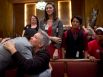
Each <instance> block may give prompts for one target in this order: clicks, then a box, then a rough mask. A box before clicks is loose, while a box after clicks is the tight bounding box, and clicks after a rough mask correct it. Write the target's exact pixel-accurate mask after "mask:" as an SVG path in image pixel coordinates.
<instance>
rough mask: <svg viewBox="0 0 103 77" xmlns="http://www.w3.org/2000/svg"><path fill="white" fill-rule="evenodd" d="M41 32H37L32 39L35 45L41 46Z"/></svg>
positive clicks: (31, 41)
mask: <svg viewBox="0 0 103 77" xmlns="http://www.w3.org/2000/svg"><path fill="white" fill-rule="evenodd" d="M40 37H41V34H40V33H36V34H35V35H34V36H33V37H31V39H30V43H31V44H32V45H33V47H40V44H41V41H40Z"/></svg>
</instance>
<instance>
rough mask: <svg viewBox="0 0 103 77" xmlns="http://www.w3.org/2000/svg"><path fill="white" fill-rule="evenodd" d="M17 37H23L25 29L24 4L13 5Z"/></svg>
mask: <svg viewBox="0 0 103 77" xmlns="http://www.w3.org/2000/svg"><path fill="white" fill-rule="evenodd" d="M13 12H14V32H15V36H21V35H22V31H23V28H24V4H22V3H20V4H19V3H18V4H14V5H13Z"/></svg>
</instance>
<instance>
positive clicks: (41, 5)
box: [36, 0, 47, 10]
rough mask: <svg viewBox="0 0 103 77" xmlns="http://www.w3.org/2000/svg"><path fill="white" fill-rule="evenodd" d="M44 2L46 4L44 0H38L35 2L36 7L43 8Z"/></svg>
mask: <svg viewBox="0 0 103 77" xmlns="http://www.w3.org/2000/svg"><path fill="white" fill-rule="evenodd" d="M46 4H47V3H46V2H44V1H43V0H40V1H39V2H37V3H36V9H39V10H44V9H45V6H46Z"/></svg>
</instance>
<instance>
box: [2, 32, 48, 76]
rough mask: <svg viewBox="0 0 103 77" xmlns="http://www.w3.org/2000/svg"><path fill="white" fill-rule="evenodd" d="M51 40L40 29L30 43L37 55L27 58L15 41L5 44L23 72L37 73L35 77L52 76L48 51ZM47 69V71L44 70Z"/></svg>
mask: <svg viewBox="0 0 103 77" xmlns="http://www.w3.org/2000/svg"><path fill="white" fill-rule="evenodd" d="M49 41H50V40H49V37H48V35H47V34H46V33H45V32H44V31H39V32H37V33H36V34H35V35H34V36H33V37H31V39H30V41H29V43H30V44H31V46H32V47H33V48H34V49H35V51H34V52H35V55H34V56H33V58H30V59H26V58H25V57H24V56H22V54H20V52H21V51H20V50H18V49H17V48H16V47H15V43H13V42H12V41H7V42H5V43H3V46H4V48H6V49H7V50H8V52H10V54H11V58H12V59H13V61H14V62H16V64H17V65H18V67H19V68H20V69H21V70H20V71H21V72H22V73H26V74H29V75H35V76H33V77H50V72H49V70H48V68H49V61H50V56H49V54H48V53H47V51H46V47H47V46H48V44H49ZM25 51H26V50H25ZM45 70H46V72H44V71H45ZM40 73H41V74H40ZM18 77H23V76H18ZM31 77H32V76H31Z"/></svg>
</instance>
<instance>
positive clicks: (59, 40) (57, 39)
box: [50, 37, 62, 44]
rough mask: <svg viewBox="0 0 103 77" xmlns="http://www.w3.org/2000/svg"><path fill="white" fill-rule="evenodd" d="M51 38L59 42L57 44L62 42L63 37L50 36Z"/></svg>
mask: <svg viewBox="0 0 103 77" xmlns="http://www.w3.org/2000/svg"><path fill="white" fill-rule="evenodd" d="M50 39H51V40H52V41H53V42H55V43H57V44H60V43H61V42H62V39H61V38H59V37H50Z"/></svg>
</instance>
